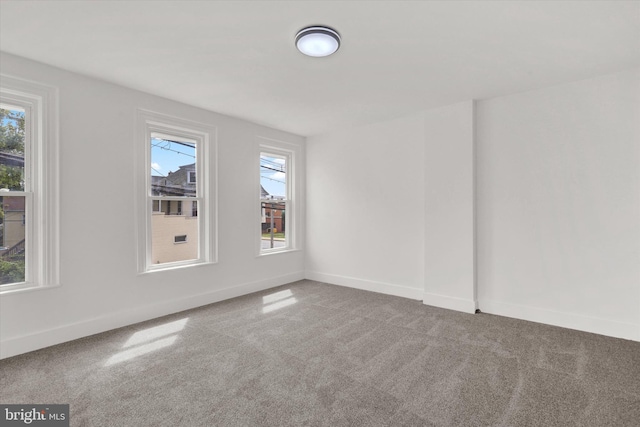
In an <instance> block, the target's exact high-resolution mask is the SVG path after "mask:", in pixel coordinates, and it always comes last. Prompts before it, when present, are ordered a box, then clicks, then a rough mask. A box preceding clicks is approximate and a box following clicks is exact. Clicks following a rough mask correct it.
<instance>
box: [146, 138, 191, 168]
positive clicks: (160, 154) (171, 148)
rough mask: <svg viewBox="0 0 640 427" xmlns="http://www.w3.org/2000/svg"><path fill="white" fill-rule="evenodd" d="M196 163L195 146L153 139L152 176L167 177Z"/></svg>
mask: <svg viewBox="0 0 640 427" xmlns="http://www.w3.org/2000/svg"><path fill="white" fill-rule="evenodd" d="M195 161H196V148H195V144H193V143H188V142H182V141H168V140H166V139H160V138H151V175H152V176H167V175H168V174H169V172H175V171H177V170H178V169H179V168H180V166H184V165H190V164H192V163H195Z"/></svg>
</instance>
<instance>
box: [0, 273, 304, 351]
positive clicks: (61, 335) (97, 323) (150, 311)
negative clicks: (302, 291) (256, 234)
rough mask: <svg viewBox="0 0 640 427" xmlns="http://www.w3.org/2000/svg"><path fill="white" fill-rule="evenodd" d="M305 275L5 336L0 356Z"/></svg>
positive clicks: (289, 281) (110, 328) (267, 280)
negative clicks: (21, 334)
mask: <svg viewBox="0 0 640 427" xmlns="http://www.w3.org/2000/svg"><path fill="white" fill-rule="evenodd" d="M304 278H305V274H304V272H303V271H300V272H296V273H291V274H286V275H283V276H278V277H272V278H269V279H265V280H260V281H257V282H250V283H244V284H241V285H237V286H233V287H229V288H224V289H217V290H214V291H211V292H206V293H203V294H198V295H190V296H188V297H184V298H181V299H174V300H170V301H163V302H159V303H156V304H151V305H148V306H143V307H136V308H135V309H129V310H123V311H119V312H117V313H112V314H109V315H107V316H101V317H96V318H93V319H88V320H84V321H82V322H77V323H72V324H67V325H63V326H59V327H56V328H51V329H47V330H44V331H40V332H36V333H33V334H29V335H23V336H19V337H15V338H9V339H7V340H3V341H1V342H0V359H4V358H7V357H11V356H16V355H18V354H23V353H27V352H30V351H34V350H39V349H41V348H45V347H50V346H52V345H56V344H61V343H63V342H67V341H72V340H75V339H78V338H83V337H86V336H89V335H94V334H98V333H100V332H105V331H109V330H112V329H116V328H121V327H123V326H128V325H132V324H135V323H138V322H144V321H146V320H151V319H155V318H157V317H162V316H166V315H168V314H173V313H178V312H180V311H184V310H189V309H192V308H196V307H201V306H203V305H207V304H212V303H214V302H218V301H223V300H226V299H229V298H235V297H239V296H241V295H246V294H250V293H253V292H258V291H262V290H265V289H270V288H273V287H276V286H280V285H285V284H287V283H291V282H295V281H297V280H302V279H304Z"/></svg>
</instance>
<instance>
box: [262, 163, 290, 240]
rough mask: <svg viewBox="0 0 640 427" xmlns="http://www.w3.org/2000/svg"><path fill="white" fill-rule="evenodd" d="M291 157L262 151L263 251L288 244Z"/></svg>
mask: <svg viewBox="0 0 640 427" xmlns="http://www.w3.org/2000/svg"><path fill="white" fill-rule="evenodd" d="M287 160H288V158H287V157H286V156H281V155H277V154H272V153H260V209H261V218H262V219H261V221H262V223H261V234H262V237H261V250H262V251H269V250H272V249H283V248H286V247H287V246H288V244H287V205H288V200H289V194H288V185H287V168H288V164H287V163H288V161H287Z"/></svg>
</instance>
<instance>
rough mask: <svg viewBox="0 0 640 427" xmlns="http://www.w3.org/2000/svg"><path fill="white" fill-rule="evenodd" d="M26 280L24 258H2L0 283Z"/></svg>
mask: <svg viewBox="0 0 640 427" xmlns="http://www.w3.org/2000/svg"><path fill="white" fill-rule="evenodd" d="M19 282H24V259H22V260H18V261H13V262H10V261H4V260H0V285H6V284H8V283H19Z"/></svg>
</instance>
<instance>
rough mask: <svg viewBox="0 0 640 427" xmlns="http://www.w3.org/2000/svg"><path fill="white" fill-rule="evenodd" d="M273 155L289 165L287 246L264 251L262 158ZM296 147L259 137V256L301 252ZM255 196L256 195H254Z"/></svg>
mask: <svg viewBox="0 0 640 427" xmlns="http://www.w3.org/2000/svg"><path fill="white" fill-rule="evenodd" d="M265 154H266V155H273V156H276V157H282V158H284V159H285V161H286V165H287V170H286V174H287V179H286V193H287V194H286V199H285V200H284V202H285V212H286V213H287V214H286V215H287V217H286V218H287V228H286V232H285V246H284V247H282V248H268V249H262V218H263V217H264V216H265V215H263V212H264V210H263V208H262V201H263V199H262V195H261V192H260V185H261V180H260V157H261V156H262V155H265ZM296 154H297V153H296V145H295V144H290V143H287V142H283V141H277V140H273V139H268V138H263V137H258V141H257V158H258V162H257V163H258V165H257V167H256V176H257V185H256V191H257V193H258V201H260V206H259V209H256V217H255V218H256V219H255V222H256V236H257V244H256V247H257V256H258V257H261V256H267V255H273V254H280V253H288V252H293V251H297V250H299V246H300V245H299V241H298V240H299V233H298V221H299V216H300V214H299V212H298V206H299V203H298V200H297V199H298V191H297V189H298V181H299V179H298V176H297V173H296V171H297V169H296V168H297V164H296V161H297V156H296ZM254 194H255V193H254ZM265 214H266V212H265Z"/></svg>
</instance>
